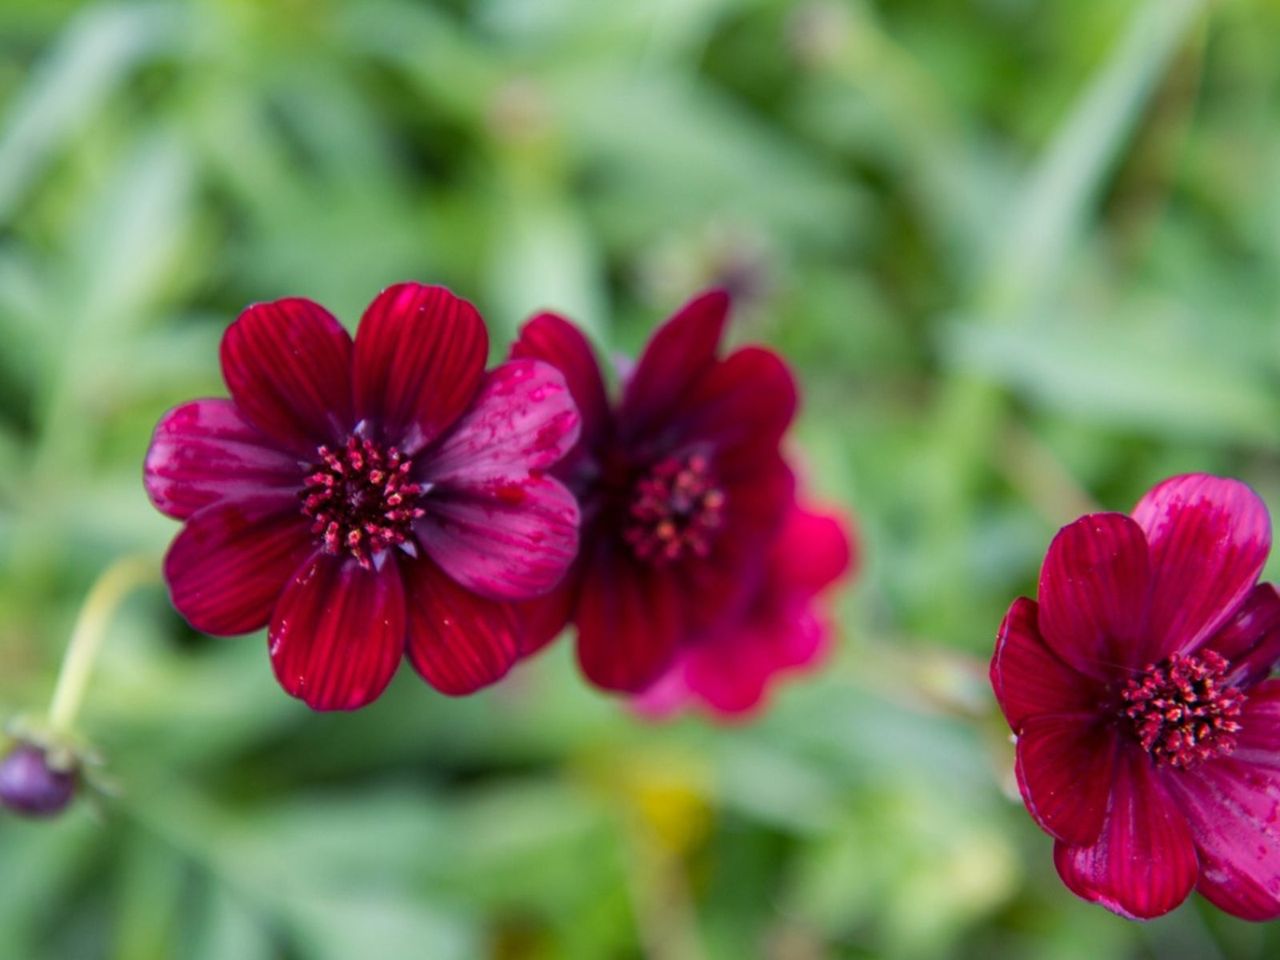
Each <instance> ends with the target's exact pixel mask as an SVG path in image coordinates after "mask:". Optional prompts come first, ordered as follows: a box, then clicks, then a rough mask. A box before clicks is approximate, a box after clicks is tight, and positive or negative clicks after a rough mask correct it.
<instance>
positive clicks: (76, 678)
mask: <svg viewBox="0 0 1280 960" xmlns="http://www.w3.org/2000/svg"><path fill="white" fill-rule="evenodd" d="M156 579H157V570H156V564H155V560H154V558H152V557H148V556H128V557H122V558H121V559H119V560H117V561H116V562H115V563H113V564H112V565H111V566H109V567H108V568H107V569H106V570H105V571H103V573H102V575H101V576H100V577H98V579H97V581H96V582H95V583H94V585H93V586H92V587H91V588H90V589H89V595H88V596H87V597H85V601H84V606H83V607H81V608H80V616H79V617H77V618H76V625H75V628H74V629H73V630H72V631H71V639H70V641H68V643H67V652H66V654H65V656H63V658H62V669H61V670H60V671H59V672H58V684H57V686H56V687H54V690H53V699H52V700H51V701H50V703H49V729H50V731H51V732H53V733H55V734H69V733H70V732H71V729H72V726H73V725H74V723H75V720H76V714H77V713H79V711H80V703H81V701H82V700H84V693H85V690H86V688H87V687H88V685H89V676H90V674H92V672H93V664H94V661H95V660H97V657H98V650H99V648H100V647H101V646H102V638H103V636H105V634H106V632H107V625H108V624H109V623H110V622H111V617H112V615H113V614H114V613H115V612H116V609H117V608H118V607H119V606H120V603H121V601H123V600H124V598H125V597H127V596H128V595H129V594H130V593H131V592H132V591H133V590H134V589H135V588H136V587H140V586H142V585H144V584H147V583H151V582H152V581H154V580H156Z"/></svg>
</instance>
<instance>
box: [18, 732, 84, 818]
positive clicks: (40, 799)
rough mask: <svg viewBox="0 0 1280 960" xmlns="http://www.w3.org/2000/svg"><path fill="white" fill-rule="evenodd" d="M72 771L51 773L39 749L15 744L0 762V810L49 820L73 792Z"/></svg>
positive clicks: (74, 776)
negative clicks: (2, 808)
mask: <svg viewBox="0 0 1280 960" xmlns="http://www.w3.org/2000/svg"><path fill="white" fill-rule="evenodd" d="M76 780H77V777H76V771H75V769H74V768H68V769H65V770H64V769H55V768H54V767H53V765H52V764H51V763H50V761H49V755H48V753H47V752H46V751H45V750H44V748H43V747H39V746H36V745H35V744H31V743H19V744H18V745H17V746H15V747H14V748H13V749H12V750H10V751H9V753H8V755H6V756H5V758H4V759H3V760H0V806H2V807H4V808H5V809H7V810H11V811H12V812H14V813H17V814H20V815H22V816H25V817H52V816H55V815H57V814H59V813H61V812H62V811H63V810H64V809H66V806H67V804H69V803H70V802H71V798H72V797H73V796H75V792H76Z"/></svg>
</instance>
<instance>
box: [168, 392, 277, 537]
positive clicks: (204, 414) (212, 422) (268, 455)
mask: <svg viewBox="0 0 1280 960" xmlns="http://www.w3.org/2000/svg"><path fill="white" fill-rule="evenodd" d="M301 480H302V471H301V468H300V466H299V464H298V460H297V458H296V457H293V456H290V455H289V454H286V453H282V452H281V451H280V450H279V449H277V448H276V447H275V445H274V444H273V443H272V442H271V441H270V440H269V439H268V438H267V437H265V436H264V435H263V434H262V433H261V432H260V431H259V430H258V429H257V428H256V427H254V426H253V425H252V424H250V423H249V422H248V421H247V420H245V418H244V417H242V416H241V415H240V412H239V411H238V410H237V409H236V406H235V404H234V403H232V402H231V401H230V400H224V399H216V400H193V401H191V402H190V403H184V404H183V405H182V406H180V407H174V408H173V409H172V410H170V411H169V412H168V413H166V414H165V415H164V416H163V417H161V418H160V422H159V423H158V424H156V429H155V433H154V434H153V435H152V438H151V446H150V448H148V450H147V458H146V461H145V462H144V464H143V482H144V484H145V485H146V488H147V495H148V496H149V497H150V498H151V502H152V503H153V504H155V506H156V509H157V510H159V511H160V512H161V513H163V514H166V515H167V516H170V517H174V518H175V519H178V520H185V519H187V517H189V516H191V515H192V514H193V513H195V512H196V511H197V510H199V509H201V508H202V507H207V506H208V505H209V504H211V503H215V502H216V501H218V500H235V499H243V498H246V497H253V496H258V495H261V494H263V493H268V494H269V493H270V492H271V490H272V489H279V488H282V487H293V488H297V487H298V486H299V485H300V483H301Z"/></svg>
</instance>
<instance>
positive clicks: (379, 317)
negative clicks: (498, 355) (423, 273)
mask: <svg viewBox="0 0 1280 960" xmlns="http://www.w3.org/2000/svg"><path fill="white" fill-rule="evenodd" d="M355 354H356V362H355V399H356V410H357V411H358V413H359V415H360V417H361V418H364V419H368V420H369V421H370V422H372V423H374V424H376V425H377V426H378V427H379V428H380V429H381V432H382V435H383V438H384V439H386V440H387V441H389V442H393V443H396V444H397V445H399V447H400V449H401V450H402V451H403V452H404V453H406V454H408V455H409V456H412V455H413V454H415V453H417V452H418V451H419V450H421V449H422V448H423V447H425V446H426V445H427V444H428V443H430V442H431V441H432V440H434V439H435V438H436V437H438V436H439V435H440V434H441V433H443V432H444V431H445V430H447V429H448V428H449V427H450V426H452V425H453V423H454V422H455V421H456V420H457V419H458V417H460V416H461V415H462V412H463V411H464V410H466V409H467V406H468V405H469V404H470V403H471V400H472V398H473V397H474V396H475V392H476V390H477V389H478V388H479V386H480V378H481V376H482V375H483V374H484V363H485V360H486V359H487V357H488V354H489V334H488V331H487V330H486V329H485V326H484V320H482V319H481V317H480V314H479V313H477V312H476V308H475V307H473V306H472V305H471V304H470V303H468V302H467V301H466V300H463V299H461V298H459V297H455V296H454V295H453V294H452V293H450V292H449V291H448V290H446V289H445V288H444V287H429V286H424V285H422V284H420V283H401V284H397V285H395V286H393V287H388V288H387V289H386V290H384V291H382V293H380V294H379V295H378V296H377V298H376V299H375V300H374V301H373V303H371V304H369V308H368V309H367V310H365V313H364V317H363V318H362V319H361V321H360V329H359V330H358V331H357V332H356V350H355Z"/></svg>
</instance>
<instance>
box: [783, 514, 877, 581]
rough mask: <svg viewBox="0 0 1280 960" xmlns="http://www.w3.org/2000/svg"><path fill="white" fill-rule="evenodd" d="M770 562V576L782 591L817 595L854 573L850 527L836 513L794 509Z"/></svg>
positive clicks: (854, 560)
mask: <svg viewBox="0 0 1280 960" xmlns="http://www.w3.org/2000/svg"><path fill="white" fill-rule="evenodd" d="M769 562H770V575H771V576H772V577H773V578H774V579H776V580H777V581H778V582H779V585H780V586H781V587H783V588H784V589H787V590H795V591H797V592H800V593H805V594H808V595H810V596H812V595H815V594H818V593H820V592H822V591H823V590H824V589H826V588H827V587H829V586H831V585H832V584H833V583H835V582H836V581H837V580H839V579H840V578H841V577H843V576H845V575H846V574H849V573H850V572H851V571H852V570H855V569H856V567H857V547H856V543H855V539H854V535H853V524H852V523H851V522H850V521H849V519H848V518H847V517H846V516H845V515H844V514H842V513H840V512H839V511H835V510H832V511H822V510H819V509H817V508H814V507H810V506H802V505H799V504H797V505H794V506H793V507H792V508H791V510H790V511H789V512H788V513H787V518H786V520H785V521H783V524H782V529H781V530H780V531H779V532H778V539H777V540H776V541H775V542H774V545H773V550H772V553H771V556H770V561H769Z"/></svg>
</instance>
